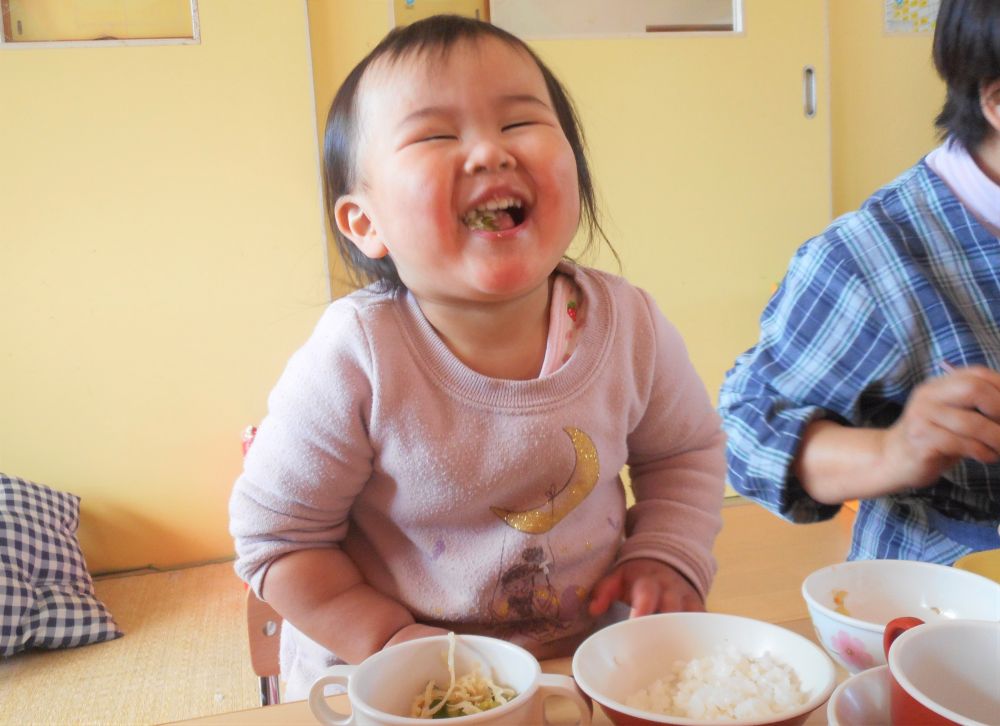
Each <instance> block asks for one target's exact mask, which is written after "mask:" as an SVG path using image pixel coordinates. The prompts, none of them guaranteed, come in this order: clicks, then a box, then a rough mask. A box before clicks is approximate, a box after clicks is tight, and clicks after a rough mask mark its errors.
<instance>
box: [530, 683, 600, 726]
mask: <svg viewBox="0 0 1000 726" xmlns="http://www.w3.org/2000/svg"><path fill="white" fill-rule="evenodd" d="M538 696H539V698H540V699H541V701H542V718H543V719H544V721H545V725H546V726H548V725H549V720H548V719H547V718H545V706H544V704H545V699H547V698H551V697H552V696H557V697H559V698H568V699H569V700H570V701H572V702H573V703H574V704H575V705H576V707H577V709H578V710H579V711H580V722H579V726H590V720H591V715H590V714H591V707H590V703H588V701H587V700H586V699H585V698H584V697H583V692H582V691H580V687H579V686H578V685H576V681H574V680H573V679H572V678H570V677H569V676H563V675H558V674H556V673H542V674H541V675H540V676H539V677H538Z"/></svg>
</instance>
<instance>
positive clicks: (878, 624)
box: [802, 560, 1000, 673]
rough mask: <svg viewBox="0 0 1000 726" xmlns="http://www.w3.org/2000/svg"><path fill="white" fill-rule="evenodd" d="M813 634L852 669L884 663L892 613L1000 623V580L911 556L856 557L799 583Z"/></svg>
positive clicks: (818, 572) (928, 617)
mask: <svg viewBox="0 0 1000 726" xmlns="http://www.w3.org/2000/svg"><path fill="white" fill-rule="evenodd" d="M802 597H803V598H804V599H805V601H806V605H807V606H808V608H809V617H810V618H812V623H813V628H815V630H816V638H817V639H818V640H819V642H820V643H821V644H822V645H823V647H824V648H826V650H827V652H828V653H829V654H830V655H831V656H832V657H833V659H834V660H835V661H837V663H839V664H840V665H841V666H843V667H844V668H846V669H847V670H848V671H849V672H851V673H859V672H861V671H863V670H865V669H866V668H872V667H874V666H881V665H885V663H886V661H885V655H884V654H883V652H882V632H883V631H884V629H885V624H886V623H887V622H889V621H890V620H892V619H893V618H896V617H901V616H907V615H908V616H912V617H917V618H920V619H921V620H923V621H924V622H928V623H931V622H936V621H940V620H947V619H952V620H953V619H972V620H993V621H1000V584H998V583H996V582H993V581H992V580H990V579H988V578H986V577H982V576H981V575H977V574H974V573H972V572H966V571H964V570H960V569H956V568H953V567H948V566H946V565H936V564H931V563H929V562H914V561H912V560H855V561H853V562H842V563H839V564H836V565H830V566H829V567H824V568H822V569H820V570H816V572H813V573H812V574H811V575H809V576H808V577H807V578H806V579H805V581H804V582H803V583H802Z"/></svg>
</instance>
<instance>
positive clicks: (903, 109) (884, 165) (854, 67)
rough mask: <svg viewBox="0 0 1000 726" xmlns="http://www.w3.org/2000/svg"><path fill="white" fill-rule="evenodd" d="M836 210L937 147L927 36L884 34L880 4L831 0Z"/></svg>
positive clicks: (936, 90) (853, 204)
mask: <svg viewBox="0 0 1000 726" xmlns="http://www.w3.org/2000/svg"><path fill="white" fill-rule="evenodd" d="M829 5H830V57H831V66H832V68H833V77H832V90H831V94H832V110H833V137H832V141H833V147H832V148H833V210H834V214H841V213H843V212H847V211H850V210H852V209H856V208H857V207H858V205H860V204H861V202H863V201H864V200H865V199H866V198H867V197H868V196H869V195H870V194H871V193H872V192H873V191H875V190H876V189H877V188H879V187H880V186H882V185H883V184H885V183H886V182H889V181H891V180H892V179H893V178H895V177H896V176H897V175H898V174H899V173H900V172H902V171H904V170H905V169H907V168H909V167H910V166H912V165H913V164H914V163H916V162H917V161H918V160H919V159H920V157H921V156H923V155H924V154H926V153H927V152H928V151H930V150H931V149H932V148H934V146H936V145H937V140H936V135H935V131H934V117H935V116H937V114H938V111H940V110H941V104H942V103H943V102H944V84H943V83H942V82H941V80H940V79H939V78H938V76H937V72H936V71H935V70H934V64H933V61H932V60H931V41H932V35H931V34H930V33H919V34H906V35H904V34H886V33H885V32H883V22H882V20H883V7H884V3H883V2H881V0H879V1H876V0H831V1H830V3H829Z"/></svg>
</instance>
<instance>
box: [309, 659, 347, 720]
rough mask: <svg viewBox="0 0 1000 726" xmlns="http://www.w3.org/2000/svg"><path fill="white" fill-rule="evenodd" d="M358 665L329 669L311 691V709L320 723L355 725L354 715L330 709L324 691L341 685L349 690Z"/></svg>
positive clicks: (338, 666)
mask: <svg viewBox="0 0 1000 726" xmlns="http://www.w3.org/2000/svg"><path fill="white" fill-rule="evenodd" d="M356 668H357V666H356V665H346V664H345V665H335V666H330V667H329V668H327V669H326V670H325V671H324V672H323V675H321V676H320V677H319V678H317V679H316V680H315V682H314V683H313V684H312V687H311V688H310V689H309V708H310V710H312V712H313V715H314V716H315V717H316V718H318V719H319V721H320V723H323V724H330V726H347V724H351V723H354V718H353V716H354V714H353V713H341V712H340V711H334V710H333V709H332V708H330V704H328V703H327V702H326V697H325V696H324V695H323V691H324V690H326V687H327V686H333V685H339V686H343V687H344V688H347V684H348V682H350V680H351V674H352V673H354V671H355V669H356Z"/></svg>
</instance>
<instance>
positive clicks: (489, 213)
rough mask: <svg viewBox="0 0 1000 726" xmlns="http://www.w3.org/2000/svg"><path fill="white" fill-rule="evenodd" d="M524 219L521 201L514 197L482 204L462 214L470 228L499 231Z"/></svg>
mask: <svg viewBox="0 0 1000 726" xmlns="http://www.w3.org/2000/svg"><path fill="white" fill-rule="evenodd" d="M523 219H524V213H523V212H522V211H521V201H520V200H518V199H515V198H514V197H505V198H503V199H495V200H493V201H490V202H487V203H486V204H482V205H480V206H478V207H476V208H475V209H470V210H469V211H468V212H466V213H465V214H464V215H463V216H462V221H463V222H464V223H465V226H467V227H468V228H469V229H476V230H486V231H488V232H499V231H501V230H505V229H511V228H512V227H516V226H517V225H518V224H520V222H521V221H523Z"/></svg>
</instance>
